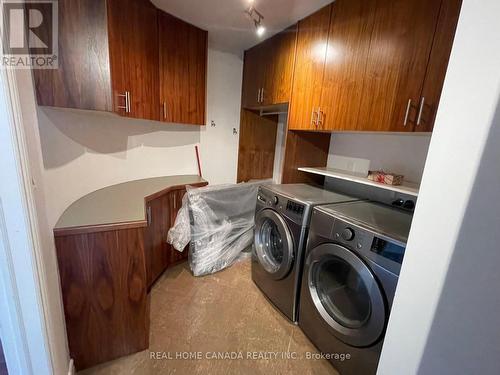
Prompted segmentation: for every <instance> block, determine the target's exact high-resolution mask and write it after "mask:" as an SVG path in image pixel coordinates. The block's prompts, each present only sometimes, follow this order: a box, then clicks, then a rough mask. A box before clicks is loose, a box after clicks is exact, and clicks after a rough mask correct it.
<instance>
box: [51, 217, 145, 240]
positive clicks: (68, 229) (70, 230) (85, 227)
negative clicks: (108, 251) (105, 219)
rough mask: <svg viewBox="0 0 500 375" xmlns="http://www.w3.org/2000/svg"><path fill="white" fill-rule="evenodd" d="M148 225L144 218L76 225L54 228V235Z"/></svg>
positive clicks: (71, 234) (69, 234)
mask: <svg viewBox="0 0 500 375" xmlns="http://www.w3.org/2000/svg"><path fill="white" fill-rule="evenodd" d="M147 226H148V222H147V221H146V220H140V221H127V222H122V223H108V224H92V225H82V226H77V227H65V228H54V236H55V237H64V236H74V235H78V234H89V233H98V232H109V231H114V230H126V229H134V228H144V227H147Z"/></svg>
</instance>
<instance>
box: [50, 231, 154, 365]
mask: <svg viewBox="0 0 500 375" xmlns="http://www.w3.org/2000/svg"><path fill="white" fill-rule="evenodd" d="M55 241H56V248H57V260H58V264H59V273H60V277H61V287H62V296H63V304H64V312H65V318H66V330H67V333H68V343H69V349H70V354H71V358H73V359H74V360H75V365H76V368H77V369H78V370H81V369H84V368H87V367H91V366H94V365H96V364H99V363H103V362H107V361H110V360H112V359H114V358H118V357H121V356H124V355H127V354H130V353H135V352H138V351H141V350H144V349H146V348H147V347H148V345H149V298H148V296H147V292H146V289H147V285H146V265H145V259H144V242H143V241H144V228H134V229H124V230H112V231H106V232H98V233H86V234H78V235H67V236H56V238H55Z"/></svg>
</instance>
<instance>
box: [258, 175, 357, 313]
mask: <svg viewBox="0 0 500 375" xmlns="http://www.w3.org/2000/svg"><path fill="white" fill-rule="evenodd" d="M354 200H356V198H353V197H350V196H347V195H343V194H337V193H334V192H331V191H328V190H324V189H321V188H318V187H314V186H311V185H307V184H283V185H266V186H262V187H260V188H259V191H258V194H257V205H256V211H255V238H254V249H253V252H252V279H253V281H254V282H255V284H256V285H257V286H258V287H259V289H260V290H261V291H262V292H263V293H264V295H265V296H266V297H267V298H268V300H269V301H270V302H271V303H272V304H273V305H274V306H275V307H276V308H277V309H278V310H279V311H280V312H282V313H283V314H284V315H285V316H286V317H287V318H288V319H290V320H291V321H293V322H296V321H297V313H298V301H299V292H300V282H301V275H302V261H303V253H304V250H305V244H306V240H307V233H308V227H309V219H310V215H311V212H312V209H313V208H314V207H315V206H317V205H319V204H326V203H340V202H349V201H354Z"/></svg>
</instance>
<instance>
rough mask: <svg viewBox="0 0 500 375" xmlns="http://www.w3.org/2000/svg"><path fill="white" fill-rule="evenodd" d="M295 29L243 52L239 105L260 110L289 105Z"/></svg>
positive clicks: (289, 29)
mask: <svg viewBox="0 0 500 375" xmlns="http://www.w3.org/2000/svg"><path fill="white" fill-rule="evenodd" d="M296 38H297V25H293V26H291V27H289V28H287V29H285V30H283V31H282V32H280V33H278V34H276V35H274V36H273V37H271V38H269V39H267V40H265V41H264V42H262V43H260V44H258V45H257V46H255V47H252V48H250V49H249V50H247V51H245V63H244V67H243V93H242V102H243V107H245V108H259V107H265V106H271V105H276V104H284V103H288V102H289V101H290V95H291V90H292V78H293V64H294V58H295V42H296Z"/></svg>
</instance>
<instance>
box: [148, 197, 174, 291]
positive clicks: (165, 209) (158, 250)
mask: <svg viewBox="0 0 500 375" xmlns="http://www.w3.org/2000/svg"><path fill="white" fill-rule="evenodd" d="M169 207H170V200H169V195H168V194H165V195H162V196H160V197H158V198H155V199H153V200H151V201H150V202H148V204H147V210H148V214H147V216H148V229H147V234H146V235H147V238H146V269H147V272H146V274H147V280H148V288H149V287H151V285H152V284H153V283H154V282H155V281H156V279H157V278H158V277H159V276H160V275H161V274H162V273H163V271H165V270H166V269H167V266H168V256H169V255H168V253H169V248H170V245H169V244H168V243H167V235H168V229H169V228H170V209H169Z"/></svg>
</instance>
